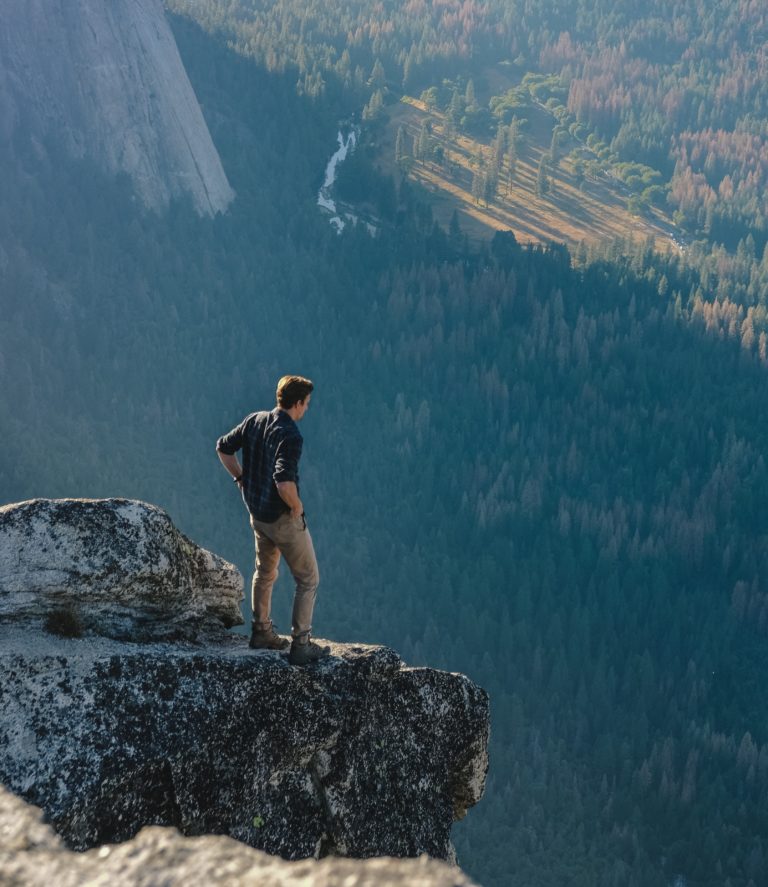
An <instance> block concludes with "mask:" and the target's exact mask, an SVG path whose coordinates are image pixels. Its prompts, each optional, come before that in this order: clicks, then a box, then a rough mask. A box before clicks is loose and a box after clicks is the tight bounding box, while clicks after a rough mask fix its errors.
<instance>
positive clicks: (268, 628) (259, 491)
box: [216, 376, 330, 665]
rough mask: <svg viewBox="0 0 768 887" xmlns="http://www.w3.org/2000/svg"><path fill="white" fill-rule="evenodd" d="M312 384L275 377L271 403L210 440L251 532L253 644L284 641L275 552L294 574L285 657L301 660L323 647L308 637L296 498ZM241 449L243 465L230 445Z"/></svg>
mask: <svg viewBox="0 0 768 887" xmlns="http://www.w3.org/2000/svg"><path fill="white" fill-rule="evenodd" d="M313 389H314V385H313V384H312V382H311V381H310V380H309V379H305V378H303V377H302V376H283V377H282V379H280V381H279V382H278V383H277V406H276V407H275V408H274V409H273V410H271V411H270V412H259V413H251V415H250V416H246V417H245V419H243V421H242V422H241V423H240V424H239V425H238V426H237V427H236V428H233V429H232V431H230V432H229V434H225V435H224V436H223V437H220V438H219V439H218V441H217V442H216V452H217V453H218V455H219V459H220V460H221V463H222V464H223V465H224V467H225V468H226V469H227V471H228V472H229V473H230V474H231V475H232V478H233V479H234V481H235V483H236V484H237V485H238V487H239V488H240V490H241V491H242V494H243V500H244V501H245V504H246V507H247V508H248V511H249V512H250V515H251V527H252V528H253V532H254V534H255V536H256V571H255V573H254V575H253V583H252V586H251V592H252V593H251V601H252V605H253V629H252V631H251V640H250V646H251V647H253V648H254V649H267V650H284V649H286V647H287V646H288V644H289V641H288V639H287V638H282V637H280V635H279V634H278V633H277V632H276V631H275V628H274V626H273V625H272V620H271V618H270V611H271V602H272V587H273V586H274V584H275V579H277V567H278V563H279V561H280V555H282V556H283V557H284V558H285V562H286V563H287V564H288V568H289V569H290V571H291V574H292V575H293V578H294V580H295V582H296V593H295V595H294V599H293V617H292V626H291V628H292V631H291V633H292V635H293V641H292V643H291V650H290V653H289V655H288V661H289V662H290V663H291V664H292V665H307V664H308V663H310V662H315V661H317V660H318V659H322V658H323V657H324V656H327V655H328V653H329V652H330V648H329V647H321V646H319V645H318V644H316V643H314V641H312V640H311V639H310V629H311V627H312V611H313V610H314V606H315V596H316V593H317V586H318V583H319V581H320V574H319V572H318V569H317V559H316V558H315V549H314V547H313V545H312V537H311V536H310V535H309V530H308V529H307V521H306V517H305V515H304V507H303V505H302V504H301V499H300V498H299V458H300V457H301V448H302V444H303V438H302V436H301V433H300V432H299V429H298V426H297V424H296V423H297V422H298V421H299V420H301V419H302V418H303V417H304V414H305V413H306V411H307V409H308V408H309V401H310V398H311V396H312V390H313ZM238 450H242V451H243V465H242V468H241V467H240V463H239V462H238V460H237V456H235V453H237V452H238Z"/></svg>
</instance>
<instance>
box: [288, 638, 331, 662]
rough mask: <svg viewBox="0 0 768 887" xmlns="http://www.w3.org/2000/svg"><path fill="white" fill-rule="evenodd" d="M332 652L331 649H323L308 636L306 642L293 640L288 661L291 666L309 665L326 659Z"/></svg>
mask: <svg viewBox="0 0 768 887" xmlns="http://www.w3.org/2000/svg"><path fill="white" fill-rule="evenodd" d="M330 652H331V648H330V647H321V646H320V644H316V643H315V642H314V641H311V640H310V639H309V635H307V637H306V640H304V641H300V640H297V639H296V638H294V639H293V643H292V644H291V652H290V653H289V654H288V661H289V662H290V663H291V665H309V663H310V662H317V661H318V659H323V658H325V657H326V656H327V655H328V654H329V653H330Z"/></svg>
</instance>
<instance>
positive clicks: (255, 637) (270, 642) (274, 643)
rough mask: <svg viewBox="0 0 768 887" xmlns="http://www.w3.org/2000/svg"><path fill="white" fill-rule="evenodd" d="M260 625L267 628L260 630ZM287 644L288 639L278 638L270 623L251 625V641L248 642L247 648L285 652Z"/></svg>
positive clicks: (288, 642)
mask: <svg viewBox="0 0 768 887" xmlns="http://www.w3.org/2000/svg"><path fill="white" fill-rule="evenodd" d="M262 625H266V626H267V627H266V628H262V627H261V626H262ZM289 644H290V641H289V640H288V638H283V637H280V635H279V634H278V633H277V632H276V631H275V626H274V625H272V623H271V622H265V623H261V624H260V623H258V622H254V623H253V628H252V629H251V639H250V641H248V646H249V647H250V648H251V649H252V650H287V649H288V645H289Z"/></svg>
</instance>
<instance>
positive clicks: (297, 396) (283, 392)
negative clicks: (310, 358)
mask: <svg viewBox="0 0 768 887" xmlns="http://www.w3.org/2000/svg"><path fill="white" fill-rule="evenodd" d="M314 387H315V386H314V385H313V384H312V382H311V381H310V380H309V379H305V378H304V376H283V378H282V379H280V381H279V382H278V383H277V404H278V406H281V407H282V408H283V409H284V410H290V408H291V407H292V406H293V405H294V404H296V403H298V402H299V401H300V400H304V399H305V398H306V397H307V395H308V394H311V393H312V391H313V389H314Z"/></svg>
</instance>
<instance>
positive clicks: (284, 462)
mask: <svg viewBox="0 0 768 887" xmlns="http://www.w3.org/2000/svg"><path fill="white" fill-rule="evenodd" d="M301 447H302V439H301V437H300V436H298V435H297V436H294V437H288V438H286V439H285V440H283V441H281V442H280V444H278V447H277V454H276V458H275V473H274V474H273V475H272V479H273V480H274V482H275V486H276V487H277V492H278V493H279V494H280V498H281V499H282V500H283V502H285V504H286V505H287V506H288V507H289V508H290V509H291V517H301V515H302V514H303V513H304V506H303V505H302V504H301V499H299V490H298V487H297V486H296V481H297V480H298V472H299V459H300V458H301Z"/></svg>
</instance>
